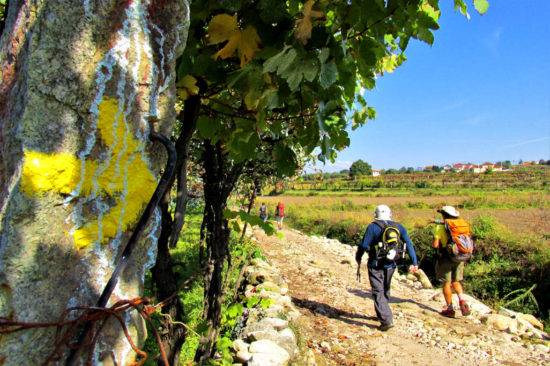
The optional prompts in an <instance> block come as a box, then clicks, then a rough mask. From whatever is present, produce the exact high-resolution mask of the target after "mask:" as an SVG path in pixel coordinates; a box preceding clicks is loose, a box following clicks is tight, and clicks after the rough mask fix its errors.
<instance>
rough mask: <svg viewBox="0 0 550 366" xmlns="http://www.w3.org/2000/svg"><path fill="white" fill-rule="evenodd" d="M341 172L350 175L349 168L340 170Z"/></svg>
mask: <svg viewBox="0 0 550 366" xmlns="http://www.w3.org/2000/svg"><path fill="white" fill-rule="evenodd" d="M340 174H344V175H346V176H347V175H349V169H343V170H340Z"/></svg>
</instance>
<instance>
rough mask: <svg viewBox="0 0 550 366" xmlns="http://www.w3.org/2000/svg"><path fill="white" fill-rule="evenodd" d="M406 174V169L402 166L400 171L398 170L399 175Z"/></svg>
mask: <svg viewBox="0 0 550 366" xmlns="http://www.w3.org/2000/svg"><path fill="white" fill-rule="evenodd" d="M406 172H407V168H405V167H404V166H402V167H401V169H399V174H405V173H406Z"/></svg>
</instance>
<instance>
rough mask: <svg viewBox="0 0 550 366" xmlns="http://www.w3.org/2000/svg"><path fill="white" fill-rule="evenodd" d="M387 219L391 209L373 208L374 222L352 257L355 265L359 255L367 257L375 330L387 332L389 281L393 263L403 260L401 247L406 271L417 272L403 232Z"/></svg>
mask: <svg viewBox="0 0 550 366" xmlns="http://www.w3.org/2000/svg"><path fill="white" fill-rule="evenodd" d="M391 218H392V215H391V210H390V208H389V207H388V206H386V205H379V206H376V208H375V210H374V221H373V222H372V223H370V224H369V226H368V227H367V230H366V231H365V235H364V236H363V240H362V241H361V244H360V245H359V247H358V248H357V253H356V254H355V260H356V261H357V264H358V266H360V265H361V257H362V256H363V253H365V252H367V253H368V255H369V260H368V262H367V268H368V273H369V282H370V285H371V288H372V296H373V298H374V310H375V311H376V316H377V317H378V320H379V321H380V326H379V327H378V329H379V330H381V331H387V330H388V329H390V328H392V327H393V314H392V311H391V309H390V305H389V301H390V287H391V279H392V276H393V273H394V271H395V268H396V267H397V264H396V261H397V260H400V259H403V258H405V246H406V250H408V251H409V256H410V258H411V260H412V263H413V264H412V265H411V266H410V267H409V272H411V273H414V272H416V271H418V262H417V259H416V252H415V251H414V246H413V243H412V242H411V239H410V238H409V234H407V229H405V228H404V227H403V225H401V224H399V223H397V222H394V221H391Z"/></svg>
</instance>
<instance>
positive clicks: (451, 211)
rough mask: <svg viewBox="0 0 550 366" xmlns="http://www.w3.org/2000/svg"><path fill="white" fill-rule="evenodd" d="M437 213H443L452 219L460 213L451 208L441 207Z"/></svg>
mask: <svg viewBox="0 0 550 366" xmlns="http://www.w3.org/2000/svg"><path fill="white" fill-rule="evenodd" d="M437 212H441V213H443V212H445V213H446V214H447V215H449V216H452V217H458V216H460V212H458V211H457V210H456V208H454V207H453V206H443V207H441V208H440V209H439V210H437Z"/></svg>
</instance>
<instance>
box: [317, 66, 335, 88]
mask: <svg viewBox="0 0 550 366" xmlns="http://www.w3.org/2000/svg"><path fill="white" fill-rule="evenodd" d="M337 77H338V69H337V68H336V64H335V63H334V61H330V62H327V63H325V64H322V65H321V74H320V75H319V83H320V84H321V87H323V88H324V89H327V88H328V87H329V86H331V85H332V84H334V83H335V82H336V79H337Z"/></svg>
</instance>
